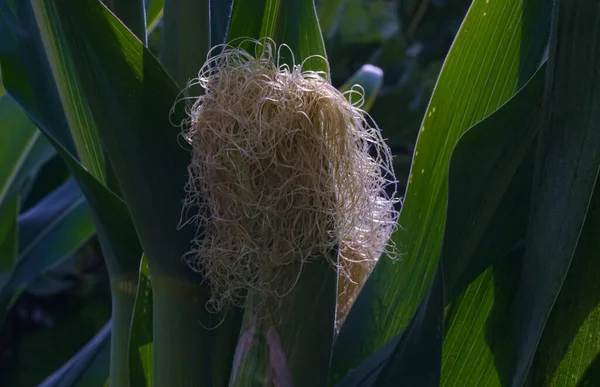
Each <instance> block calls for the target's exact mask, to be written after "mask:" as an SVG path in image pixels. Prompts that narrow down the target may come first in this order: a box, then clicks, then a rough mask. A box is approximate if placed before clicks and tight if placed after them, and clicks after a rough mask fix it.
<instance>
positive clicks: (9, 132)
mask: <svg viewBox="0 0 600 387" xmlns="http://www.w3.org/2000/svg"><path fill="white" fill-rule="evenodd" d="M0 122H2V127H1V128H0V129H1V130H0V208H1V207H2V206H3V203H4V200H5V199H6V198H7V197H10V196H12V195H14V194H19V193H20V191H21V189H22V188H23V186H24V184H25V182H26V180H27V179H28V178H31V177H32V175H33V174H35V173H36V172H37V170H38V169H39V168H40V167H41V166H42V164H44V163H45V162H46V161H48V160H49V159H50V157H52V155H53V154H54V150H53V149H52V147H51V146H50V145H49V144H48V142H47V141H46V140H45V139H44V138H43V136H42V135H41V133H40V132H39V131H38V130H37V128H36V127H35V125H33V123H32V122H31V121H30V120H29V119H28V118H27V116H26V115H25V113H23V111H22V110H21V109H20V108H19V107H18V106H17V105H16V104H15V103H14V102H13V101H12V100H11V99H10V97H8V96H3V97H0Z"/></svg>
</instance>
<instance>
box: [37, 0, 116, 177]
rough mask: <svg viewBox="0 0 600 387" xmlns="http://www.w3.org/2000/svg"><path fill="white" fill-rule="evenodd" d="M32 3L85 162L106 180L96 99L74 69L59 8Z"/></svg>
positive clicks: (59, 91)
mask: <svg viewBox="0 0 600 387" xmlns="http://www.w3.org/2000/svg"><path fill="white" fill-rule="evenodd" d="M31 5H32V10H33V13H34V17H35V22H36V24H37V26H38V28H39V29H40V36H41V41H42V43H43V49H44V56H46V57H47V58H48V62H49V64H50V68H51V70H52V76H53V78H54V81H55V84H56V87H57V90H58V94H59V96H60V101H61V104H62V107H63V110H64V112H65V115H66V118H67V122H68V124H69V129H70V131H71V134H72V136H73V139H74V141H75V145H76V147H77V152H78V154H79V157H80V159H81V162H82V164H83V165H84V166H85V167H86V168H87V169H88V170H89V171H90V173H91V174H92V175H93V176H94V177H96V178H97V179H98V180H100V181H101V182H105V181H106V171H105V166H104V162H105V161H104V153H103V151H102V144H101V143H100V138H99V137H98V128H97V123H96V122H95V120H94V117H93V116H92V112H91V105H93V104H94V103H95V102H94V99H93V98H88V96H86V95H84V94H83V90H82V85H81V80H80V79H78V77H77V73H76V72H75V71H74V63H73V58H72V56H71V55H69V54H68V53H67V52H66V51H65V49H66V47H65V37H64V33H65V32H64V31H63V30H61V29H60V28H59V26H58V25H57V24H56V19H57V18H58V15H57V14H56V10H55V9H53V8H52V7H47V6H46V5H45V4H44V3H43V2H32V3H31Z"/></svg>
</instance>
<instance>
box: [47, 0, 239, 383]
mask: <svg viewBox="0 0 600 387" xmlns="http://www.w3.org/2000/svg"><path fill="white" fill-rule="evenodd" d="M44 4H45V6H47V7H50V8H54V12H55V14H56V15H59V19H58V20H56V22H57V24H59V25H60V26H61V28H63V29H64V30H65V31H68V32H69V33H68V34H66V42H67V44H66V49H67V50H68V52H69V53H70V55H72V56H73V58H74V62H75V69H74V71H75V72H76V73H77V75H78V78H79V79H81V80H82V90H83V91H84V93H85V94H86V96H94V104H93V105H91V106H90V109H91V110H92V113H93V117H94V119H95V120H96V121H97V122H98V123H99V124H98V129H99V131H100V135H101V137H102V140H103V144H104V147H105V149H106V152H107V155H108V156H109V158H110V161H111V165H112V166H113V167H114V171H115V175H116V177H117V179H118V181H119V183H120V186H121V188H122V192H123V196H124V198H125V200H126V201H127V203H128V205H129V209H130V211H131V214H132V218H133V221H134V224H135V226H136V230H137V232H138V235H139V237H140V241H141V243H142V246H143V247H144V252H145V254H146V256H147V258H148V264H149V268H150V272H151V274H152V287H153V295H154V304H153V308H154V312H155V313H154V322H153V323H154V346H155V351H154V369H153V372H154V383H155V384H159V385H164V384H165V383H167V384H168V383H172V382H173V380H174V379H177V380H179V378H183V377H184V375H185V378H186V383H190V385H196V384H198V383H201V382H206V380H207V378H210V377H211V375H212V377H213V378H216V377H217V376H215V375H214V374H212V370H213V369H215V368H216V367H218V365H219V364H220V363H221V362H229V360H230V358H228V357H219V358H214V359H211V360H210V361H206V362H198V360H197V359H198V358H199V357H200V356H201V355H202V354H207V353H211V352H212V351H211V350H210V348H212V346H213V345H214V346H219V345H221V344H220V342H219V339H218V335H219V334H222V333H224V336H226V337H229V336H230V335H231V332H232V330H233V331H237V329H238V327H239V325H236V324H235V323H234V322H235V321H232V319H230V318H227V319H226V323H224V324H223V325H222V326H221V327H219V329H217V330H213V331H208V330H204V329H201V328H202V327H201V326H199V323H203V324H206V325H210V324H211V323H214V321H211V320H212V319H211V316H210V315H209V314H208V312H207V311H206V310H205V309H204V307H203V306H204V302H205V301H206V300H207V299H208V297H207V289H206V288H205V287H204V286H201V285H199V284H200V283H201V278H200V277H199V276H198V275H197V274H196V273H194V272H192V271H191V270H190V269H189V267H188V266H187V265H186V264H185V263H184V261H183V259H182V256H183V255H184V253H186V252H187V250H188V248H189V245H190V240H191V238H192V235H193V231H194V230H192V229H191V227H184V228H182V229H178V224H179V221H180V214H181V201H182V199H183V198H184V197H185V191H184V187H185V183H186V170H187V164H188V162H189V152H188V151H186V150H185V149H184V148H183V147H182V146H181V144H180V142H179V141H180V134H181V132H180V130H179V128H176V127H174V126H173V124H172V122H181V120H182V119H183V118H184V115H183V113H184V112H183V109H181V106H176V109H175V110H174V112H173V113H171V108H172V107H173V104H174V101H175V99H176V98H177V96H178V93H179V89H178V88H177V86H176V85H175V84H174V83H173V81H172V80H171V79H170V78H169V76H168V75H167V73H166V72H165V70H164V69H163V68H162V67H161V66H160V65H159V64H158V62H157V61H156V58H155V57H154V56H152V54H151V53H150V52H149V51H148V50H147V49H146V48H145V47H144V46H143V45H142V44H141V42H140V41H139V40H138V39H137V38H135V36H133V35H132V34H131V32H130V31H128V30H127V29H126V28H125V27H124V26H123V24H122V23H121V22H120V21H119V20H118V19H116V18H115V17H114V15H112V14H111V13H110V12H109V11H108V10H107V9H106V8H105V7H104V6H102V4H100V3H98V2H96V1H94V0H84V1H78V2H76V3H73V2H70V1H64V0H61V1H44ZM113 85H119V87H118V88H114V87H113ZM98 215H101V214H98ZM140 256H141V254H140ZM138 270H139V265H138ZM186 327H187V328H188V329H187V330H186V329H185V328H186ZM126 344H127V345H128V342H126ZM179 345H181V346H182V347H181V348H184V347H185V350H182V351H177V352H174V351H172V348H179V347H178V346H179ZM227 349H229V348H227ZM126 352H127V353H128V350H127V351H126ZM230 352H231V353H232V352H233V351H232V350H231V351H230ZM184 370H185V371H184Z"/></svg>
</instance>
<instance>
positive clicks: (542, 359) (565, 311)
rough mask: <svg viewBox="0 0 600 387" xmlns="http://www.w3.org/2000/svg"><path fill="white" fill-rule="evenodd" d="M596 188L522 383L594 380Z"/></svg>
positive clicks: (599, 333) (599, 271)
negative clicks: (577, 240) (575, 247)
mask: <svg viewBox="0 0 600 387" xmlns="http://www.w3.org/2000/svg"><path fill="white" fill-rule="evenodd" d="M599 233H600V189H599V188H598V185H597V184H596V188H595V192H594V196H593V198H592V202H591V203H590V208H589V210H588V213H587V215H586V221H585V224H584V226H583V230H582V232H581V236H580V237H579V242H578V244H577V249H576V251H575V255H574V256H573V260H572V262H571V266H570V267H569V272H568V274H567V277H566V278H565V281H564V283H563V285H562V288H561V291H560V294H559V296H558V298H557V300H556V303H555V304H554V306H553V308H552V313H551V314H550V316H549V317H548V321H547V322H546V326H545V328H544V332H543V334H542V337H541V339H540V343H539V345H538V348H537V352H536V354H535V357H534V360H533V363H532V365H531V369H530V371H529V374H528V377H527V383H526V385H528V386H541V385H543V386H565V385H568V386H575V385H578V386H579V385H581V386H594V385H597V384H599V383H600V375H598V373H597V370H598V365H597V364H594V363H596V362H597V359H598V356H599V354H600V345H599V343H600V328H599V327H598V319H599V318H600V289H599V288H598V283H599V281H600V262H599V261H598V253H599V252H600V238H598V235H600V234H599Z"/></svg>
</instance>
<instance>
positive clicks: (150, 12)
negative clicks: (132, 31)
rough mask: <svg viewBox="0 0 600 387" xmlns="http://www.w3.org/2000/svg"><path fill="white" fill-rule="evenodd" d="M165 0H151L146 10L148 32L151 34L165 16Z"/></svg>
mask: <svg viewBox="0 0 600 387" xmlns="http://www.w3.org/2000/svg"><path fill="white" fill-rule="evenodd" d="M164 5H165V1H164V0H150V6H149V7H148V9H147V11H146V34H147V35H150V34H151V33H152V32H153V31H154V29H155V28H156V26H157V25H158V23H160V21H161V20H162V18H163V9H164Z"/></svg>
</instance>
